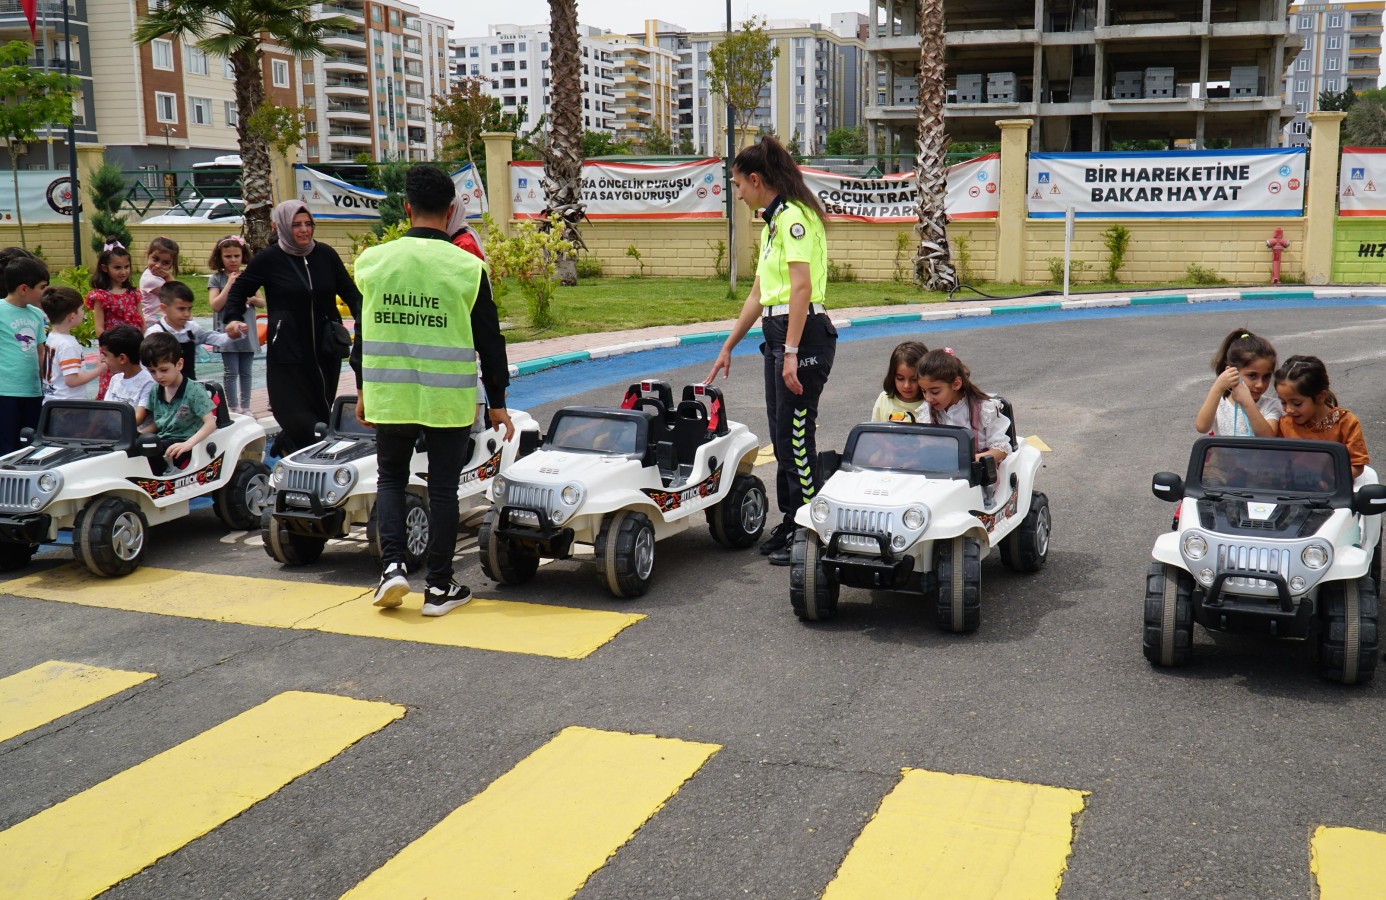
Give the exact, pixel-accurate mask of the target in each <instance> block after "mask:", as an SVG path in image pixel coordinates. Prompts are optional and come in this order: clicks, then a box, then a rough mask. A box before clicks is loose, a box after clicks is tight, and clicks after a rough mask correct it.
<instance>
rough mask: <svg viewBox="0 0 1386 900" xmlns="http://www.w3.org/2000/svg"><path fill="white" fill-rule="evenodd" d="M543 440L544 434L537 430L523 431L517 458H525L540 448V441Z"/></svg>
mask: <svg viewBox="0 0 1386 900" xmlns="http://www.w3.org/2000/svg"><path fill="white" fill-rule="evenodd" d="M541 440H543V435H541V434H540V433H539V432H537V431H521V432H520V446H519V451H518V452H517V453H516V454H515V455H516V457H517V458H519V459H523V458H524V457H526V456H529V455H530V454H531V453H533V452H534V451H535V450H538V449H539V442H540V441H541Z"/></svg>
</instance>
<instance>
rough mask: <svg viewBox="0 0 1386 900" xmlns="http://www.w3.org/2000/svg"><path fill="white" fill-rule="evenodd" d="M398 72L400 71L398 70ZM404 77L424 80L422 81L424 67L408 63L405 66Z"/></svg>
mask: <svg viewBox="0 0 1386 900" xmlns="http://www.w3.org/2000/svg"><path fill="white" fill-rule="evenodd" d="M396 71H398V70H396ZM404 77H405V78H418V79H420V80H422V79H423V66H421V65H419V64H418V63H411V62H406V63H405V64H404Z"/></svg>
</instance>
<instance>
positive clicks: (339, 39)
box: [322, 28, 366, 50]
mask: <svg viewBox="0 0 1386 900" xmlns="http://www.w3.org/2000/svg"><path fill="white" fill-rule="evenodd" d="M322 42H323V44H324V46H327V47H331V48H333V49H344V50H364V49H366V36H365V35H364V34H356V33H355V32H351V31H340V30H338V29H336V28H330V29H328V30H327V31H324V32H323V35H322Z"/></svg>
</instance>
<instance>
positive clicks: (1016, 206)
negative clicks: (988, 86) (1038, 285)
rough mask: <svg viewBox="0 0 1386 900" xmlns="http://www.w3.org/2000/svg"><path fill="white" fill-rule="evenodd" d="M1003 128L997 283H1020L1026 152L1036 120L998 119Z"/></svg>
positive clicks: (1023, 236) (997, 240)
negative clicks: (1031, 128) (1032, 126)
mask: <svg viewBox="0 0 1386 900" xmlns="http://www.w3.org/2000/svg"><path fill="white" fill-rule="evenodd" d="M996 124H997V126H998V127H999V128H1000V129H1001V211H1000V215H999V217H998V218H997V220H996V280H997V281H1000V282H1017V283H1018V282H1020V281H1021V280H1023V278H1024V276H1025V219H1026V204H1025V188H1026V185H1027V180H1026V179H1027V175H1026V167H1027V166H1028V165H1029V159H1030V157H1029V154H1028V152H1027V151H1026V146H1027V141H1028V139H1029V135H1030V126H1031V125H1033V124H1034V120H1033V119H999V120H997V122H996Z"/></svg>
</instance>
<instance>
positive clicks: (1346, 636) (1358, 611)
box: [1318, 577, 1380, 684]
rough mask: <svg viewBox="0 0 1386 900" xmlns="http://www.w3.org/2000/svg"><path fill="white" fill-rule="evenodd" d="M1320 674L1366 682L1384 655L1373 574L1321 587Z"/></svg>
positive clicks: (1347, 681) (1327, 676)
mask: <svg viewBox="0 0 1386 900" xmlns="http://www.w3.org/2000/svg"><path fill="white" fill-rule="evenodd" d="M1318 602H1319V616H1320V618H1321V623H1320V624H1321V628H1320V631H1319V674H1321V675H1322V676H1323V677H1324V678H1327V679H1328V680H1330V681H1338V682H1342V683H1343V684H1365V683H1366V682H1368V681H1371V679H1372V676H1373V675H1375V674H1376V661H1377V658H1378V656H1379V655H1380V646H1379V640H1378V635H1377V613H1378V610H1377V594H1376V584H1375V583H1374V582H1373V581H1372V580H1371V578H1369V577H1364V578H1358V579H1356V580H1354V581H1334V582H1329V583H1328V584H1325V585H1323V586H1321V587H1320V588H1319V597H1318Z"/></svg>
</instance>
